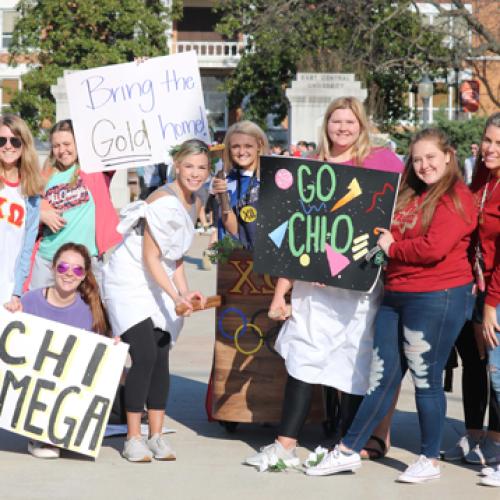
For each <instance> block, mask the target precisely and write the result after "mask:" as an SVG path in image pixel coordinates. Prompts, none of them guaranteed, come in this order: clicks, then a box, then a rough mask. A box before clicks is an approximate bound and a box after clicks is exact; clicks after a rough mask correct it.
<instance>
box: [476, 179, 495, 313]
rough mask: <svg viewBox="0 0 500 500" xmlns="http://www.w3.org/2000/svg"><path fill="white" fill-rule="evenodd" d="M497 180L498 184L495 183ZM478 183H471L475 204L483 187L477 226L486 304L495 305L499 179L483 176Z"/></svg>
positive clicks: (479, 200) (478, 204) (480, 195)
mask: <svg viewBox="0 0 500 500" xmlns="http://www.w3.org/2000/svg"><path fill="white" fill-rule="evenodd" d="M497 181H498V184H497ZM478 184H479V185H474V184H473V185H472V190H473V191H474V194H475V196H476V202H477V206H478V207H479V206H480V204H481V199H482V197H483V194H484V189H485V188H486V189H487V195H486V200H485V204H484V208H483V211H482V216H481V217H480V222H479V226H478V235H479V241H480V242H481V251H482V253H483V258H484V278H485V281H486V299H485V302H486V304H489V305H490V306H493V307H496V306H497V305H498V304H500V179H499V178H497V177H493V178H492V179H490V180H488V178H485V179H484V181H483V182H479V183H478Z"/></svg>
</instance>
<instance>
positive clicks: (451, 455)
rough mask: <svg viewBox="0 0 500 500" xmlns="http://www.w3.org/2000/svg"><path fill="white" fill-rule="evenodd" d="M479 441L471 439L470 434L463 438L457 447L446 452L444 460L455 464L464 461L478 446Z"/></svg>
mask: <svg viewBox="0 0 500 500" xmlns="http://www.w3.org/2000/svg"><path fill="white" fill-rule="evenodd" d="M477 443H478V442H477V441H476V440H475V439H473V438H472V437H470V436H469V435H468V434H466V435H465V436H462V437H461V438H460V439H459V440H458V441H457V443H456V444H455V446H453V447H452V448H449V449H448V450H446V451H445V452H444V454H443V458H444V459H445V460H446V461H447V462H454V461H456V460H463V458H464V457H465V456H466V455H468V454H469V452H470V451H471V450H472V449H473V448H474V447H475V446H476V445H477Z"/></svg>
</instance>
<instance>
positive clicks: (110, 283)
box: [103, 139, 209, 462]
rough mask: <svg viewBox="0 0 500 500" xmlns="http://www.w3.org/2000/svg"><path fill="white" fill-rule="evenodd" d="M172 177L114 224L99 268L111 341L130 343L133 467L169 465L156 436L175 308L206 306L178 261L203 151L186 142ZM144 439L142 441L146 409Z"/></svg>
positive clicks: (178, 323) (189, 233) (129, 449)
mask: <svg viewBox="0 0 500 500" xmlns="http://www.w3.org/2000/svg"><path fill="white" fill-rule="evenodd" d="M173 160H174V166H175V170H176V179H175V181H174V182H172V183H171V184H168V185H166V186H164V187H161V188H159V189H157V190H156V191H155V192H154V193H152V194H151V195H150V196H149V198H148V199H147V200H146V201H137V202H135V203H132V204H130V205H128V206H127V207H125V208H124V209H123V210H122V212H121V217H122V220H121V222H120V224H119V225H118V230H119V232H121V233H123V235H124V241H123V243H122V244H121V245H120V246H119V247H118V248H117V249H116V251H115V252H114V253H113V254H112V256H111V258H110V260H109V262H108V263H107V264H106V265H105V267H104V270H103V288H104V302H105V305H106V308H107V311H108V314H109V319H110V322H111V326H112V329H113V335H115V336H118V335H119V336H121V337H122V339H123V340H124V341H125V342H127V343H128V344H130V351H129V352H130V357H131V359H132V367H131V369H130V371H129V373H128V375H127V379H126V382H125V409H126V412H127V425H128V433H127V440H126V441H125V446H124V450H123V456H124V458H126V459H127V460H129V461H131V462H149V461H151V458H152V457H153V456H154V458H156V459H158V460H175V453H174V452H173V450H172V449H171V448H170V446H169V445H168V443H167V442H166V441H165V440H164V439H163V438H162V436H161V428H162V425H163V418H164V415H165V405H166V401H167V395H168V388H169V367H168V353H169V349H170V347H171V346H172V345H173V344H174V343H175V341H176V339H177V336H178V335H179V332H180V330H181V328H182V324H183V318H182V317H179V316H177V314H176V313H175V306H176V305H179V304H181V303H182V304H186V305H187V306H188V311H187V313H186V314H185V315H188V314H190V312H191V310H192V306H191V300H192V299H193V298H195V297H196V298H198V299H200V300H201V301H204V297H203V296H202V295H201V294H200V293H199V292H189V291H188V286H187V282H186V276H185V273H184V265H183V261H182V257H183V255H184V254H185V253H186V252H187V250H188V249H189V247H190V245H191V242H192V239H193V235H194V223H195V222H196V214H197V213H198V211H199V208H200V206H201V205H200V200H199V199H198V198H197V197H196V196H195V192H196V191H198V189H200V187H202V186H203V184H204V182H205V181H206V179H207V177H208V172H209V161H208V147H207V146H206V145H205V144H204V143H203V142H201V141H198V140H195V139H193V140H189V141H186V142H184V143H183V144H182V145H181V146H180V147H179V148H178V150H177V151H176V152H175V153H174V154H173ZM145 406H146V407H147V410H148V420H149V427H150V438H149V439H148V440H147V441H145V440H143V439H142V438H141V433H140V423H141V414H142V411H143V409H144V407H145Z"/></svg>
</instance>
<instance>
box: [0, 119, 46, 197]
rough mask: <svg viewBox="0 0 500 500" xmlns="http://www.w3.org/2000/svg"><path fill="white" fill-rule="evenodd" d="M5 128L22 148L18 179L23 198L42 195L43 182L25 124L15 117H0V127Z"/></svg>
mask: <svg viewBox="0 0 500 500" xmlns="http://www.w3.org/2000/svg"><path fill="white" fill-rule="evenodd" d="M2 126H6V127H8V128H9V129H10V131H11V132H12V133H13V134H14V135H15V136H16V137H17V138H19V139H21V141H22V143H23V146H22V150H21V157H20V158H19V160H18V165H17V167H18V168H19V179H20V183H21V192H22V194H23V195H24V196H36V195H39V194H41V193H42V191H43V187H44V181H43V178H42V175H41V173H40V166H39V164H38V155H37V153H36V149H35V144H34V142H33V136H32V135H31V131H30V129H29V128H28V125H26V122H25V121H24V120H23V119H22V118H19V117H18V116H16V115H3V116H1V117H0V127H2ZM1 188H3V182H2V180H1V179H0V189H1Z"/></svg>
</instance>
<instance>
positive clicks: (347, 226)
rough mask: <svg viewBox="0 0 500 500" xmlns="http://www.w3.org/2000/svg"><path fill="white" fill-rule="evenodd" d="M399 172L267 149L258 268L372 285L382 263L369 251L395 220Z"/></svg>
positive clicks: (353, 286) (352, 286)
mask: <svg viewBox="0 0 500 500" xmlns="http://www.w3.org/2000/svg"><path fill="white" fill-rule="evenodd" d="M399 177H400V176H399V174H396V173H392V172H383V171H379V170H371V169H367V168H362V167H352V166H348V165H337V164H333V163H327V162H324V161H317V160H309V159H302V158H289V157H284V156H262V157H261V163H260V180H261V184H260V194H259V203H258V207H257V235H256V241H255V249H254V268H255V271H256V272H257V273H261V274H264V273H268V274H270V275H271V276H286V277H287V278H293V279H299V280H303V281H317V282H320V283H324V284H326V285H331V286H336V287H339V288H346V289H349V290H359V291H369V290H370V289H371V288H372V286H373V285H374V283H375V281H376V279H377V277H378V275H379V273H380V267H379V266H377V265H375V264H374V263H373V262H372V261H370V262H367V261H366V259H365V255H366V253H367V252H368V250H369V249H371V248H373V247H374V246H375V245H376V243H377V239H378V236H377V234H375V231H374V229H375V228H376V227H384V228H389V226H390V223H391V218H392V213H393V209H394V203H395V199H396V194H397V190H398V186H399Z"/></svg>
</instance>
